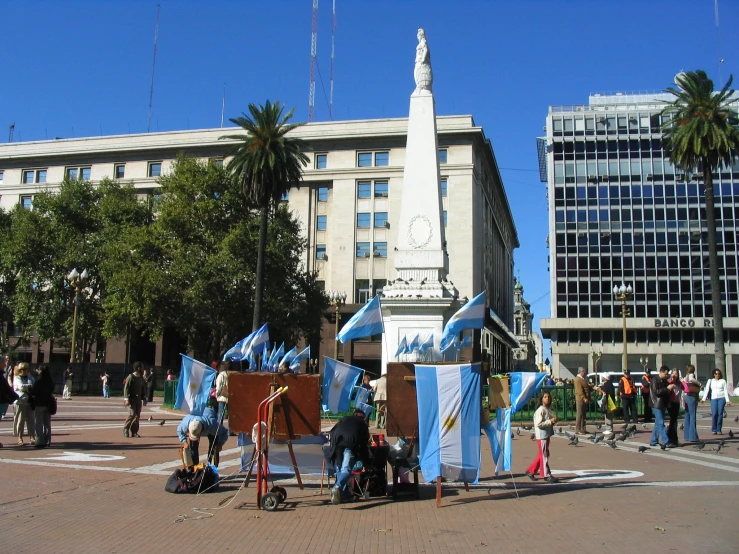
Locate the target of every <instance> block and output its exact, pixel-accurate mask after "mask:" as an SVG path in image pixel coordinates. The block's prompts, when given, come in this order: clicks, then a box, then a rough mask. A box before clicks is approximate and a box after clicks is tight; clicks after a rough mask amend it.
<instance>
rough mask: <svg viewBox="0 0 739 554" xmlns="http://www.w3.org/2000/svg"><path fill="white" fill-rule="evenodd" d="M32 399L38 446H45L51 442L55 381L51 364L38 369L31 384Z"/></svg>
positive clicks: (36, 445)
mask: <svg viewBox="0 0 739 554" xmlns="http://www.w3.org/2000/svg"><path fill="white" fill-rule="evenodd" d="M29 392H30V395H31V400H32V402H33V407H34V417H35V420H36V444H35V445H34V446H35V447H36V448H45V447H47V446H49V445H50V444H51V412H50V411H49V408H50V406H51V404H52V402H54V381H53V380H52V378H51V372H50V371H49V366H47V365H42V366H40V367H39V368H38V369H36V381H34V383H33V385H31V389H30V391H29Z"/></svg>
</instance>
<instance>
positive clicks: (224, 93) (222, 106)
mask: <svg viewBox="0 0 739 554" xmlns="http://www.w3.org/2000/svg"><path fill="white" fill-rule="evenodd" d="M225 112H226V83H225V82H224V83H223V102H221V129H223V114H224V113H225Z"/></svg>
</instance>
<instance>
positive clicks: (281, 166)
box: [220, 100, 308, 330]
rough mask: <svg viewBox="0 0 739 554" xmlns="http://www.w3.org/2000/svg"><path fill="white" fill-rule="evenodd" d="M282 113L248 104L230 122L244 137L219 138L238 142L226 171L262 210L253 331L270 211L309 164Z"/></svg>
mask: <svg viewBox="0 0 739 554" xmlns="http://www.w3.org/2000/svg"><path fill="white" fill-rule="evenodd" d="M283 112H284V107H283V106H282V105H281V104H280V103H279V102H275V103H274V104H273V103H271V102H270V101H269V100H267V101H266V102H265V104H264V106H257V105H255V104H249V113H250V114H251V115H250V116H249V115H247V114H245V113H242V117H237V118H234V119H230V121H231V122H232V123H235V124H236V125H238V126H239V127H241V128H242V129H244V130H245V131H246V133H247V134H245V135H243V134H242V135H226V136H223V137H220V138H221V139H229V140H236V141H238V144H236V145H235V146H234V147H233V148H232V149H231V152H230V153H229V155H231V156H233V158H232V159H231V161H229V162H228V165H227V166H226V169H227V171H228V172H229V173H230V174H231V175H232V177H233V178H234V179H236V180H237V181H238V182H239V183H240V184H241V186H242V189H243V191H244V195H245V196H246V197H247V199H248V200H250V201H251V202H253V203H254V204H256V205H257V206H259V207H260V210H261V220H260V222H259V252H258V254H257V278H256V287H255V288H256V291H255V294H254V319H253V320H252V329H253V330H256V329H258V328H259V326H260V324H261V311H262V289H263V288H264V287H263V281H264V256H265V251H266V248H267V223H268V219H269V211H270V210H269V208H270V206H272V205H276V204H277V203H279V202H280V199H281V198H282V197H283V196H284V194H285V193H286V192H287V191H289V190H290V186H291V185H292V184H297V183H299V182H300V180H301V179H302V176H303V167H304V166H305V165H306V164H307V163H308V157H307V156H306V155H305V154H303V150H304V149H305V146H306V145H305V143H304V142H303V141H302V140H300V139H297V138H289V137H287V136H286V135H287V134H288V133H289V132H290V131H292V130H293V129H295V128H296V127H300V126H301V125H303V124H302V123H289V121H290V119H291V118H292V116H293V113H294V112H295V110H294V109H293V110H290V111H289V112H288V113H287V114H283Z"/></svg>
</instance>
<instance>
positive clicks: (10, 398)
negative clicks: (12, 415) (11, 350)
mask: <svg viewBox="0 0 739 554" xmlns="http://www.w3.org/2000/svg"><path fill="white" fill-rule="evenodd" d="M12 371H13V370H12V368H11V367H10V358H8V357H7V356H0V419H3V418H4V417H5V414H6V413H7V411H8V406H10V405H11V404H13V403H14V402H15V401H16V400H18V394H17V393H16V392H15V391H14V390H13V385H12V380H11V382H10V383H8V378H7V376H6V374H5V373H6V372H8V373H12Z"/></svg>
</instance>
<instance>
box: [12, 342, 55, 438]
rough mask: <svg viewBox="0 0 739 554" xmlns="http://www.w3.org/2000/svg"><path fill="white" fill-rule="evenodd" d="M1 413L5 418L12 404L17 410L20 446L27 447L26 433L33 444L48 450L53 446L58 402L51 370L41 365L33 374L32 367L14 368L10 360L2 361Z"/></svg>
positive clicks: (15, 427) (15, 429) (15, 424)
mask: <svg viewBox="0 0 739 554" xmlns="http://www.w3.org/2000/svg"><path fill="white" fill-rule="evenodd" d="M0 372H2V377H3V378H2V379H1V381H2V385H0V413H1V415H2V416H3V417H4V416H5V413H6V412H7V409H8V407H9V405H10V404H13V406H14V410H15V412H14V415H13V435H14V436H16V437H18V445H19V446H24V445H25V443H24V441H23V436H24V432H25V433H26V434H27V435H28V438H29V441H30V444H31V445H32V446H35V447H36V448H44V447H46V446H48V445H49V444H51V411H53V410H52V404H53V403H54V402H55V399H54V381H53V380H52V378H51V372H50V371H49V366H47V365H41V366H39V367H38V368H37V369H36V370H35V372H33V374H32V372H31V370H30V367H29V365H28V363H26V362H21V363H19V364H17V365H16V366H15V368H11V367H10V360H9V359H8V358H7V356H4V357H2V359H0Z"/></svg>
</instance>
